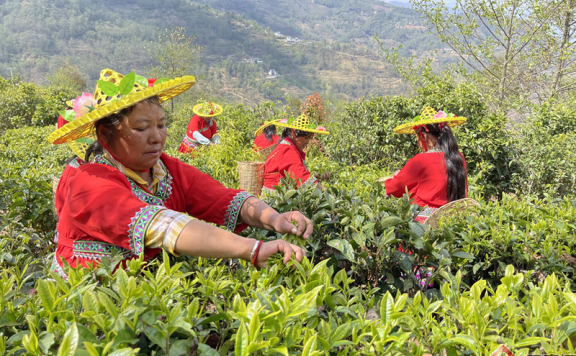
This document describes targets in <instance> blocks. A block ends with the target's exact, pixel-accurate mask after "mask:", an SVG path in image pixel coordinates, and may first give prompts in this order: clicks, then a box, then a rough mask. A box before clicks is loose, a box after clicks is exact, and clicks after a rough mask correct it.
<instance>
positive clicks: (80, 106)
mask: <svg viewBox="0 0 576 356" xmlns="http://www.w3.org/2000/svg"><path fill="white" fill-rule="evenodd" d="M94 105H96V100H94V95H92V94H90V93H82V95H81V96H79V97H77V98H76V99H74V106H73V107H72V110H74V112H75V113H76V116H75V117H74V118H75V119H77V118H79V117H81V116H84V115H86V114H87V113H89V112H90V111H92V110H94Z"/></svg>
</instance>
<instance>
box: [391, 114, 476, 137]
mask: <svg viewBox="0 0 576 356" xmlns="http://www.w3.org/2000/svg"><path fill="white" fill-rule="evenodd" d="M442 122H444V123H446V124H448V126H450V127H454V126H459V125H462V124H463V123H465V122H466V118H465V117H460V116H458V117H445V118H441V119H429V120H422V121H412V122H407V123H405V124H402V125H400V126H397V127H396V128H395V129H394V132H395V133H397V134H411V133H414V127H417V126H423V125H429V124H440V123H442Z"/></svg>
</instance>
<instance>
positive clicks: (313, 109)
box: [300, 93, 328, 123]
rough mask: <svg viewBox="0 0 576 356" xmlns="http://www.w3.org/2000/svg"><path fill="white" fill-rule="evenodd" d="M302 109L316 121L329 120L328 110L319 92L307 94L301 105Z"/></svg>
mask: <svg viewBox="0 0 576 356" xmlns="http://www.w3.org/2000/svg"><path fill="white" fill-rule="evenodd" d="M300 111H301V112H302V113H303V114H306V116H308V117H309V118H311V119H312V120H313V121H315V122H316V123H324V122H326V121H327V120H328V118H327V117H326V110H324V105H323V104H322V98H321V97H320V94H318V93H314V94H312V95H309V96H307V97H306V100H304V101H303V102H302V104H301V105H300Z"/></svg>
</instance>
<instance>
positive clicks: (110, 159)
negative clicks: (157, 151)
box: [103, 149, 166, 193]
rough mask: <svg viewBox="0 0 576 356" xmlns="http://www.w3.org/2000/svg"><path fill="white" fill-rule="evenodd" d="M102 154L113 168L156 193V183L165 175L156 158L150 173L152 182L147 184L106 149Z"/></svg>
mask: <svg viewBox="0 0 576 356" xmlns="http://www.w3.org/2000/svg"><path fill="white" fill-rule="evenodd" d="M103 156H104V158H105V159H106V160H107V161H108V162H110V163H112V165H113V166H114V168H116V169H117V170H119V171H120V172H121V173H122V174H124V175H125V176H126V177H128V178H130V179H132V180H133V181H135V182H136V183H138V184H140V185H141V186H143V187H146V188H147V189H148V191H150V192H152V193H156V191H157V190H158V183H159V182H161V181H162V180H163V179H164V177H166V171H165V170H164V168H162V165H161V164H160V160H158V162H157V163H156V165H155V166H154V167H153V171H152V175H153V177H154V181H153V182H152V184H148V182H146V181H145V180H144V179H142V178H140V176H139V175H138V174H136V172H134V171H133V170H131V169H130V168H128V167H126V166H125V165H123V164H122V163H121V162H120V161H117V160H116V159H115V158H114V157H113V156H112V155H111V154H110V152H108V151H107V150H106V149H104V153H103Z"/></svg>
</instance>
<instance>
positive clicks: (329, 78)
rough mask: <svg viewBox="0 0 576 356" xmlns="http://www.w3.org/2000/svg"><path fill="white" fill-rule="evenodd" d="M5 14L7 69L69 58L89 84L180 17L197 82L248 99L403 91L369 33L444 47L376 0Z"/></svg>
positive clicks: (85, 3)
mask: <svg viewBox="0 0 576 356" xmlns="http://www.w3.org/2000/svg"><path fill="white" fill-rule="evenodd" d="M0 18H2V21H1V22H0V36H1V38H2V41H0V73H3V74H4V76H7V75H9V73H10V72H9V71H8V70H7V69H6V70H5V68H12V70H13V71H14V72H15V73H18V74H19V75H21V76H24V77H25V78H26V79H28V80H31V81H33V82H35V83H42V82H45V81H46V74H48V73H54V72H55V71H56V70H57V69H58V67H59V66H60V65H61V64H62V63H63V62H64V61H65V60H68V61H70V62H72V63H73V64H76V65H78V66H79V67H80V69H81V70H82V72H83V73H85V74H86V75H87V77H88V79H89V83H90V86H92V85H93V84H94V82H95V80H96V79H97V78H98V75H99V72H100V70H101V69H103V68H112V69H115V70H117V71H119V72H121V73H127V72H129V71H132V70H136V71H137V72H139V73H142V74H146V73H145V69H146V68H147V67H148V66H150V65H151V64H152V63H151V59H150V56H149V55H148V53H147V51H146V47H147V46H148V45H149V44H150V42H151V41H155V40H156V29H157V28H161V29H164V28H170V27H172V26H181V27H185V28H186V29H187V31H188V33H189V34H195V35H197V40H196V41H197V42H198V43H199V44H201V45H204V48H205V49H204V52H203V53H202V62H203V63H202V65H201V66H200V67H199V68H198V71H197V72H196V73H192V74H195V75H196V76H197V78H198V84H197V85H196V88H197V90H200V91H203V92H205V93H209V94H210V95H214V96H221V97H224V98H226V99H228V100H233V101H243V102H251V103H255V102H259V101H260V100H263V99H268V100H284V99H285V98H286V96H287V95H290V96H297V97H300V98H302V97H303V96H304V95H308V94H310V93H312V92H314V91H319V92H322V93H324V94H326V95H328V96H329V97H333V98H347V99H357V98H358V97H360V96H363V95H370V94H379V95H383V94H397V93H401V92H402V91H403V90H404V89H403V88H404V87H403V85H402V84H401V83H400V81H399V80H398V78H397V76H396V74H395V73H394V71H393V70H392V69H391V68H390V67H389V66H388V65H387V64H385V62H384V60H383V58H382V56H381V55H379V54H378V53H377V51H376V50H377V49H378V48H379V45H378V44H377V43H376V41H375V40H374V39H373V36H374V35H375V34H379V38H380V39H381V40H382V41H383V43H384V46H397V45H399V44H402V45H403V46H404V48H403V51H404V53H406V54H413V53H415V54H425V53H428V52H429V50H430V49H434V48H441V44H440V43H439V41H438V40H437V39H435V38H434V37H432V36H430V35H429V34H428V33H427V30H426V28H424V27H423V26H421V25H420V22H419V18H418V16H417V14H416V13H415V12H414V11H413V10H411V9H405V8H399V7H395V6H392V5H389V4H387V3H385V2H382V1H376V0H347V1H341V0H314V1H311V0H290V1H289V0H275V1H268V0H205V1H204V0H203V1H202V3H198V2H193V1H189V0H163V1H161V2H159V1H157V0H124V1H122V2H117V1H115V0H97V1H91V0H28V1H20V0H0ZM274 32H279V34H275V33H274ZM287 36H290V37H291V38H287ZM295 37H298V39H295ZM256 58H257V59H256ZM270 73H277V74H278V75H271V74H270Z"/></svg>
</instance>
